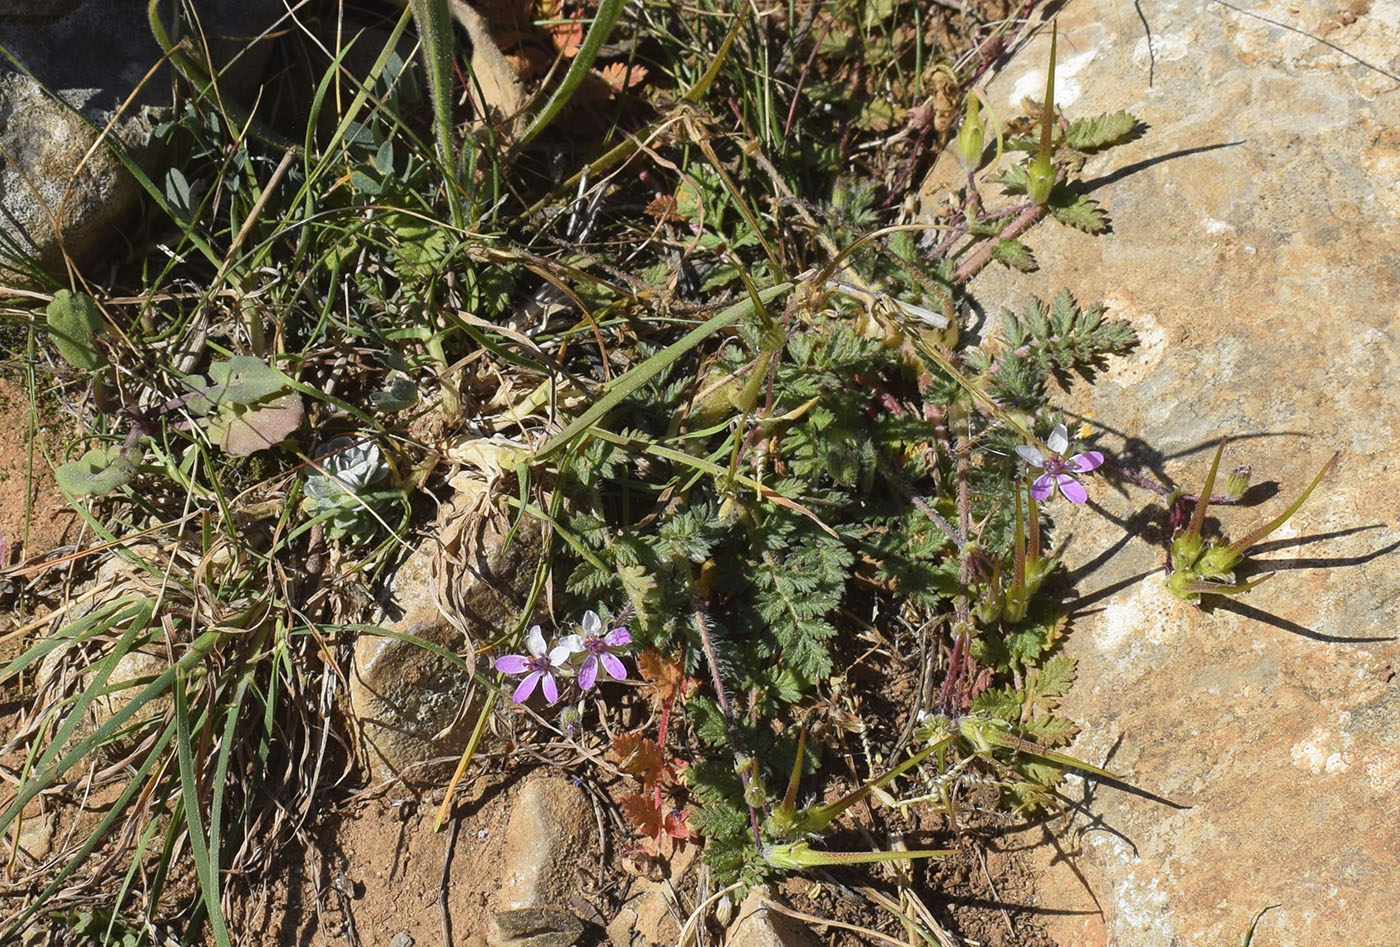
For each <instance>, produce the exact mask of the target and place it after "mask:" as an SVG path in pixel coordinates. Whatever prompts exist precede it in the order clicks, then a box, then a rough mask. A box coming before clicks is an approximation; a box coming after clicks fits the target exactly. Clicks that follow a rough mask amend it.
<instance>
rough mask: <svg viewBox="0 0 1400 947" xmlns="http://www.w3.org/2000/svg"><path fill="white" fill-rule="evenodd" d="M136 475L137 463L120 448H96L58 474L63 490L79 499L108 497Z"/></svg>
mask: <svg viewBox="0 0 1400 947" xmlns="http://www.w3.org/2000/svg"><path fill="white" fill-rule="evenodd" d="M134 476H136V460H135V458H134V457H132V455H131V454H130V453H129V452H127V451H125V450H123V449H122V448H121V447H120V446H115V447H94V448H93V449H92V450H90V451H88V452H87V453H85V454H83V456H81V457H79V458H78V459H77V460H75V461H72V462H70V463H66V464H63V465H61V466H60V467H59V468H58V469H57V470H55V471H54V479H55V480H56V481H58V485H59V487H60V489H62V490H63V491H64V492H66V493H70V494H72V495H73V496H76V497H100V496H106V495H107V494H109V493H111V492H112V491H113V490H116V489H117V488H118V487H120V486H122V485H123V484H124V483H127V482H128V481H129V480H131V478H132V477H134Z"/></svg>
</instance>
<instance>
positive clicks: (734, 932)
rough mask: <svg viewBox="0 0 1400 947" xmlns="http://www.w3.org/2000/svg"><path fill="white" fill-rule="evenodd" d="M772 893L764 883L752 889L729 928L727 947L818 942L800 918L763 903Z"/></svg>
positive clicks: (795, 946)
mask: <svg viewBox="0 0 1400 947" xmlns="http://www.w3.org/2000/svg"><path fill="white" fill-rule="evenodd" d="M772 898H773V892H772V891H771V890H769V889H768V887H767V886H766V885H764V886H761V887H758V888H754V889H753V890H752V891H750V892H749V896H748V897H747V898H745V899H744V903H743V904H741V905H739V913H738V914H737V915H736V916H735V918H734V926H733V927H731V928H730V929H729V935H728V937H727V938H726V939H725V943H726V944H727V945H729V947H816V945H817V944H818V943H820V941H818V940H817V938H816V936H815V935H814V934H813V933H812V931H811V929H810V928H808V927H807V926H806V925H805V924H803V923H802V922H801V921H799V920H796V919H795V918H791V917H788V916H787V915H786V914H782V913H780V912H778V911H774V910H772V909H771V908H768V907H766V906H765V905H764V902H765V901H769V900H772Z"/></svg>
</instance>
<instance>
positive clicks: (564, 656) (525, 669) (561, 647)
mask: <svg viewBox="0 0 1400 947" xmlns="http://www.w3.org/2000/svg"><path fill="white" fill-rule="evenodd" d="M570 637H574V636H572V635H571V636H570ZM525 650H526V651H529V652H530V653H529V654H528V655H524V654H507V655H505V656H504V657H500V658H497V659H496V663H495V665H494V666H495V668H496V670H498V671H500V672H501V673H502V674H524V675H525V679H524V680H522V681H521V682H520V686H518V687H516V689H515V693H514V694H511V695H510V699H511V700H513V701H515V702H516V703H517V704H523V703H525V701H527V700H529V699H530V695H531V694H533V693H534V692H535V685H536V684H540V690H541V691H543V692H544V699H545V700H547V701H549V702H550V703H551V704H552V703H554V702H555V701H556V700H558V699H559V685H558V683H556V682H555V680H554V669H555V668H560V667H563V666H564V665H566V664H568V662H569V658H570V657H572V656H573V655H574V653H575V652H576V651H577V650H578V649H576V648H572V647H570V646H569V645H568V644H566V643H565V642H564V641H560V642H558V643H557V644H556V645H555V647H553V648H547V646H546V645H545V642H544V634H543V633H542V632H541V631H540V626H539V625H536V626H535V627H533V628H531V629H530V631H529V633H528V634H526V635H525ZM541 682H543V683H541Z"/></svg>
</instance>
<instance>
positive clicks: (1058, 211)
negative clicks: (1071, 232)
mask: <svg viewBox="0 0 1400 947" xmlns="http://www.w3.org/2000/svg"><path fill="white" fill-rule="evenodd" d="M1050 215H1051V216H1052V217H1054V218H1055V219H1056V220H1058V221H1059V222H1060V223H1062V224H1065V225H1067V226H1070V227H1073V228H1074V229H1075V230H1082V231H1084V232H1085V233H1103V232H1104V231H1106V230H1108V215H1107V214H1105V213H1104V212H1103V211H1102V210H1100V209H1099V202H1098V201H1096V200H1094V199H1093V198H1091V197H1085V196H1084V195H1082V194H1080V195H1077V196H1075V198H1074V201H1073V202H1070V203H1051V205H1050Z"/></svg>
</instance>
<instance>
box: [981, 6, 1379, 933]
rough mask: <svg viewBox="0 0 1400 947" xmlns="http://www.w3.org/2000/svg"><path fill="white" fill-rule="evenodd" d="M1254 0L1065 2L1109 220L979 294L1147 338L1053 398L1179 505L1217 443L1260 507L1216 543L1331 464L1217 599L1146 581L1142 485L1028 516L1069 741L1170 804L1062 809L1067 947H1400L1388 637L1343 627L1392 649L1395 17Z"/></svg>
mask: <svg viewBox="0 0 1400 947" xmlns="http://www.w3.org/2000/svg"><path fill="white" fill-rule="evenodd" d="M1258 9H1259V10H1261V16H1254V15H1251V14H1249V13H1245V12H1242V11H1238V10H1235V9H1232V8H1231V7H1228V6H1225V5H1223V4H1207V5H1205V6H1204V7H1202V6H1201V5H1199V4H1196V5H1188V4H1176V3H1162V4H1150V5H1145V6H1144V7H1143V12H1144V14H1145V15H1146V16H1147V18H1148V21H1149V25H1150V27H1151V31H1152V40H1151V43H1150V44H1149V42H1148V40H1147V38H1146V37H1145V36H1144V34H1143V27H1142V23H1141V22H1140V21H1139V20H1138V18H1137V16H1135V15H1134V12H1133V11H1132V10H1130V9H1126V8H1119V7H1115V6H1114V5H1113V4H1111V3H1109V2H1105V0H1084V2H1076V3H1073V4H1070V5H1069V6H1067V7H1066V8H1065V9H1064V12H1063V13H1062V15H1061V16H1060V20H1059V30H1060V37H1059V49H1060V53H1061V62H1060V69H1059V74H1058V76H1057V92H1056V103H1057V105H1060V106H1061V107H1062V108H1063V109H1064V111H1065V112H1066V114H1067V115H1068V116H1069V117H1071V118H1076V117H1087V116H1092V115H1096V114H1100V113H1104V112H1111V111H1116V110H1118V109H1128V110H1130V111H1132V112H1133V113H1135V114H1136V115H1137V116H1138V117H1139V118H1140V119H1142V120H1143V121H1145V122H1146V123H1147V124H1148V125H1149V126H1150V129H1149V131H1148V132H1147V134H1146V135H1145V136H1143V137H1142V138H1140V139H1139V140H1137V141H1135V142H1132V143H1130V144H1128V145H1125V146H1122V147H1118V148H1114V149H1110V150H1109V151H1107V152H1105V153H1103V154H1101V155H1097V156H1094V157H1092V158H1090V159H1089V161H1088V164H1087V165H1086V166H1085V169H1084V178H1085V179H1086V180H1087V181H1089V182H1090V186H1091V188H1092V196H1093V197H1094V198H1096V199H1098V200H1100V201H1102V202H1103V203H1104V205H1105V207H1106V209H1107V210H1108V211H1109V213H1110V214H1111V215H1112V219H1113V232H1112V233H1111V234H1107V235H1105V236H1102V237H1091V236H1087V235H1085V234H1082V233H1079V232H1077V231H1071V230H1069V229H1067V228H1064V227H1059V226H1052V225H1048V224H1041V225H1039V226H1037V227H1036V228H1035V229H1033V230H1032V231H1031V232H1030V234H1029V236H1028V237H1027V238H1026V239H1027V242H1028V243H1029V244H1030V246H1031V248H1032V249H1033V251H1034V253H1035V255H1036V258H1037V260H1038V261H1039V263H1040V267H1041V270H1040V272H1039V273H1034V274H1029V275H1025V274H1017V273H1011V272H1009V271H1007V270H1006V269H1004V268H1001V267H999V266H995V265H994V266H993V267H992V268H989V269H988V270H986V271H984V273H983V275H981V276H979V277H978V278H976V279H975V280H974V281H973V284H972V287H971V289H972V291H973V293H974V294H975V296H976V297H977V299H978V301H979V303H980V304H981V305H982V306H983V307H985V308H986V309H987V310H988V311H990V312H993V313H994V312H995V311H996V309H998V308H999V307H1002V306H1007V307H1019V306H1020V305H1021V304H1022V302H1023V301H1024V299H1025V297H1026V296H1027V295H1028V294H1031V293H1034V294H1036V295H1038V296H1040V297H1041V298H1042V299H1049V298H1050V297H1051V296H1053V295H1054V294H1055V293H1056V292H1057V291H1058V290H1059V288H1060V287H1068V288H1069V289H1070V290H1071V291H1072V292H1073V293H1074V294H1075V295H1076V296H1077V298H1078V299H1079V300H1080V301H1081V302H1094V301H1097V300H1102V301H1104V302H1105V303H1107V305H1108V306H1109V309H1110V315H1111V316H1114V317H1120V318H1126V319H1128V320H1129V321H1130V322H1131V323H1132V324H1133V325H1134V326H1135V327H1136V328H1137V330H1138V332H1139V334H1140V336H1141V338H1142V344H1141V345H1140V346H1139V348H1138V349H1137V350H1136V352H1134V353H1132V354H1131V355H1129V356H1127V357H1126V358H1122V359H1117V360H1114V361H1113V362H1112V364H1111V365H1110V366H1109V368H1108V370H1107V371H1106V372H1105V373H1104V374H1102V375H1101V376H1100V378H1099V380H1098V382H1097V383H1096V384H1095V385H1093V386H1092V387H1088V386H1082V385H1081V386H1079V387H1077V388H1076V390H1075V392H1074V394H1073V396H1072V397H1071V398H1070V399H1068V400H1067V402H1066V403H1067V405H1068V406H1069V407H1071V408H1072V409H1074V410H1075V411H1077V412H1078V413H1080V414H1083V415H1085V416H1087V417H1089V418H1091V419H1092V422H1093V424H1094V425H1095V426H1096V427H1098V428H1099V429H1100V430H1101V434H1100V436H1099V437H1098V438H1097V440H1096V443H1097V445H1098V446H1099V447H1100V449H1103V450H1105V451H1107V452H1109V453H1111V454H1114V455H1117V456H1118V457H1120V458H1122V459H1124V461H1125V462H1126V463H1128V464H1129V465H1130V466H1132V467H1133V468H1134V469H1137V470H1139V471H1141V472H1143V473H1146V474H1154V475H1157V476H1160V477H1166V478H1170V480H1171V481H1172V482H1173V483H1174V484H1177V485H1180V486H1182V487H1184V488H1185V489H1187V490H1189V491H1196V490H1199V489H1200V485H1201V483H1202V481H1203V480H1204V477H1205V472H1206V469H1207V467H1208V465H1209V462H1210V456H1211V453H1212V452H1213V449H1214V447H1215V444H1216V443H1217V441H1218V439H1219V438H1220V437H1222V436H1225V435H1229V436H1232V437H1234V438H1237V440H1235V441H1233V442H1232V443H1231V445H1230V446H1229V448H1228V449H1227V451H1226V456H1225V461H1224V467H1225V468H1226V469H1228V468H1229V467H1230V466H1233V465H1234V464H1237V463H1248V464H1251V465H1252V466H1253V469H1254V473H1255V477H1254V479H1255V481H1256V483H1258V482H1266V483H1267V482H1272V483H1276V484H1277V487H1278V495H1277V496H1274V497H1272V498H1269V499H1266V500H1264V501H1263V502H1260V503H1258V504H1257V505H1256V506H1254V507H1252V508H1212V515H1213V516H1215V517H1218V519H1219V520H1220V521H1221V522H1222V523H1223V524H1224V525H1225V528H1226V529H1227V531H1228V532H1229V533H1231V534H1233V535H1236V536H1239V535H1243V534H1245V533H1246V532H1248V530H1249V528H1251V527H1253V526H1255V525H1256V524H1260V523H1263V522H1266V521H1268V520H1269V519H1271V518H1273V517H1274V516H1275V515H1276V514H1277V513H1278V512H1280V511H1281V510H1282V509H1283V508H1284V507H1285V506H1286V505H1287V504H1288V503H1289V502H1290V501H1291V500H1292V499H1293V498H1294V497H1295V496H1296V495H1297V494H1298V493H1299V492H1300V491H1301V490H1302V489H1303V488H1304V487H1305V486H1306V485H1307V483H1308V482H1309V481H1310V480H1311V478H1312V476H1313V475H1314V474H1315V473H1316V471H1317V470H1318V469H1319V468H1320V467H1321V466H1322V464H1323V462H1324V461H1325V460H1326V459H1327V458H1328V456H1330V455H1331V454H1332V452H1333V451H1336V450H1339V451H1341V458H1340V461H1339V463H1338V465H1337V467H1336V468H1335V469H1334V470H1333V472H1332V473H1331V474H1330V475H1329V476H1328V478H1327V479H1326V480H1325V481H1324V482H1323V484H1322V486H1321V487H1320V488H1319V490H1318V491H1317V493H1315V494H1314V495H1313V497H1312V499H1311V500H1310V501H1309V502H1308V504H1307V505H1305V506H1304V507H1303V509H1302V511H1301V512H1300V513H1299V514H1298V515H1297V516H1296V517H1294V519H1293V520H1292V521H1290V522H1289V523H1288V524H1287V525H1286V526H1285V527H1284V528H1283V529H1281V530H1279V531H1278V532H1277V533H1275V534H1274V535H1273V536H1272V537H1270V540H1269V541H1268V542H1267V543H1266V544H1265V546H1264V547H1263V551H1261V553H1260V555H1259V558H1260V559H1261V560H1269V561H1271V562H1272V563H1273V564H1272V566H1270V567H1266V568H1272V569H1276V570H1278V574H1277V575H1276V576H1275V577H1274V578H1273V579H1272V581H1270V582H1269V583H1268V584H1267V585H1265V586H1263V587H1262V588H1260V589H1257V590H1255V591H1253V592H1251V593H1250V594H1247V595H1245V596H1243V598H1242V599H1240V600H1239V601H1238V602H1223V603H1219V600H1218V599H1217V602H1218V603H1219V604H1217V605H1216V606H1215V607H1213V608H1207V609H1199V608H1195V607H1192V606H1188V605H1185V604H1183V603H1181V602H1179V601H1177V600H1176V599H1173V598H1171V597H1170V596H1169V595H1167V594H1166V592H1165V590H1164V588H1163V586H1162V582H1163V575H1162V573H1161V567H1162V564H1163V558H1164V551H1163V548H1162V546H1161V545H1159V544H1149V543H1148V542H1146V541H1145V540H1144V539H1143V538H1142V537H1141V536H1136V537H1134V538H1131V539H1129V540H1128V541H1127V542H1126V543H1123V536H1122V524H1123V522H1124V521H1125V520H1126V519H1127V518H1128V517H1131V516H1133V515H1134V514H1135V513H1138V512H1139V511H1141V510H1143V509H1144V508H1145V507H1150V506H1152V502H1153V501H1152V497H1151V496H1149V495H1147V494H1146V493H1145V492H1144V491H1142V490H1140V489H1138V488H1136V487H1133V486H1131V485H1123V484H1118V483H1114V482H1112V481H1111V480H1110V479H1109V477H1107V476H1104V475H1095V476H1094V477H1093V478H1092V482H1091V483H1090V487H1091V489H1090V496H1091V501H1090V504H1089V505H1088V506H1086V507H1084V508H1076V509H1067V508H1066V507H1067V504H1065V503H1064V502H1063V501H1060V502H1057V503H1054V504H1053V505H1052V506H1051V507H1050V510H1049V512H1050V514H1051V515H1052V516H1053V518H1054V519H1055V521H1056V523H1057V526H1058V530H1057V536H1058V537H1059V539H1060V540H1062V541H1063V540H1064V538H1065V537H1068V536H1072V539H1071V540H1070V544H1069V552H1068V558H1067V565H1068V567H1069V569H1070V574H1071V576H1072V577H1073V579H1074V581H1075V584H1076V588H1077V590H1078V592H1079V593H1080V595H1081V596H1083V598H1082V599H1081V605H1082V612H1081V614H1079V615H1078V616H1077V617H1076V619H1075V622H1074V630H1073V633H1072V634H1071V635H1070V637H1069V640H1068V645H1067V652H1068V653H1069V654H1071V655H1073V656H1074V657H1075V658H1077V659H1078V662H1079V681H1078V683H1077V685H1076V686H1075V688H1074V689H1073V690H1072V691H1071V693H1070V695H1069V698H1068V700H1067V701H1066V703H1065V705H1064V709H1065V712H1066V713H1067V715H1068V716H1069V717H1070V718H1072V719H1074V720H1076V721H1078V722H1079V723H1080V724H1081V725H1082V727H1083V732H1082V734H1081V735H1080V737H1079V739H1078V740H1077V742H1076V743H1075V744H1074V745H1073V746H1072V747H1071V749H1070V752H1071V753H1073V754H1075V755H1077V756H1079V757H1081V758H1084V759H1086V760H1088V761H1090V762H1094V763H1098V764H1102V765H1106V766H1107V767H1108V768H1109V769H1111V770H1113V771H1115V772H1118V773H1121V774H1123V776H1124V778H1125V779H1126V780H1127V781H1128V782H1129V783H1131V784H1132V785H1134V786H1137V787H1140V788H1141V789H1142V790H1145V791H1147V792H1150V793H1154V794H1157V795H1159V796H1163V797H1167V798H1169V799H1171V800H1173V801H1174V802H1176V803H1178V804H1180V805H1185V806H1189V807H1190V808H1179V809H1178V808H1172V807H1170V806H1167V805H1163V804H1161V803H1159V802H1156V801H1153V800H1151V799H1148V798H1144V797H1142V796H1138V795H1133V794H1130V793H1126V792H1122V791H1118V790H1115V789H1113V788H1111V787H1108V786H1104V785H1100V786H1097V787H1095V788H1094V789H1093V791H1092V793H1091V794H1090V796H1089V802H1088V810H1089V812H1090V813H1092V817H1093V821H1090V820H1089V819H1088V818H1086V817H1085V816H1084V815H1082V814H1080V815H1076V816H1075V817H1074V820H1073V822H1072V823H1071V824H1070V828H1069V829H1068V830H1064V829H1063V828H1062V827H1061V826H1060V824H1059V823H1057V827H1056V834H1057V836H1058V842H1057V848H1051V847H1049V846H1044V847H1042V848H1041V849H1040V853H1041V855H1042V863H1043V864H1044V865H1045V873H1044V875H1043V878H1042V881H1041V885H1040V901H1041V904H1042V905H1043V906H1044V907H1046V908H1047V909H1053V911H1055V912H1059V911H1070V912H1072V911H1083V912H1085V913H1083V914H1080V915H1066V914H1060V913H1049V914H1047V915H1044V916H1043V920H1044V922H1045V923H1046V925H1047V926H1048V927H1049V929H1050V931H1051V933H1052V935H1053V936H1055V937H1056V938H1057V939H1058V940H1059V942H1060V943H1063V944H1074V945H1082V944H1089V945H1094V944H1112V945H1115V947H1162V945H1166V944H1180V945H1184V947H1185V945H1201V947H1205V945H1219V944H1238V943H1240V942H1241V939H1242V937H1243V936H1244V934H1245V932H1246V931H1247V930H1248V928H1249V924H1250V920H1251V918H1252V917H1253V916H1254V915H1255V913H1256V912H1257V911H1258V910H1259V909H1260V908H1263V907H1264V906H1266V905H1271V904H1277V905H1278V907H1277V908H1276V909H1274V910H1271V911H1269V912H1268V913H1267V914H1266V915H1264V917H1263V919H1262V920H1261V921H1260V925H1259V929H1258V934H1257V936H1256V938H1255V942H1256V943H1260V944H1264V943H1267V944H1269V945H1277V947H1303V945H1313V944H1326V943H1350V944H1362V943H1364V944H1395V943H1400V912H1397V911H1396V904H1397V885H1396V880H1395V879H1396V878H1397V876H1398V875H1397V871H1398V870H1400V809H1397V804H1396V802H1395V800H1396V799H1397V798H1400V795H1398V793H1400V686H1397V683H1396V681H1395V669H1396V667H1397V664H1400V645H1397V643H1396V642H1394V641H1382V642H1366V643H1347V642H1345V641H1339V640H1338V639H1345V638H1359V637H1375V636H1390V635H1394V634H1395V633H1396V628H1397V624H1398V623H1397V608H1398V607H1400V569H1397V568H1396V558H1395V556H1394V553H1393V549H1394V548H1395V544H1396V543H1397V541H1400V532H1398V531H1397V529H1396V527H1395V525H1394V524H1395V513H1396V499H1395V498H1396V497H1397V496H1400V463H1397V461H1396V459H1395V444H1396V443H1397V433H1400V432H1397V421H1400V364H1397V357H1396V344H1397V340H1400V133H1397V132H1396V129H1397V128H1400V94H1397V88H1398V87H1400V81H1398V80H1397V79H1396V78H1394V75H1393V74H1396V73H1400V59H1398V58H1397V51H1400V3H1397V2H1396V0H1378V2H1373V3H1370V4H1369V5H1367V4H1362V5H1361V6H1360V7H1357V8H1354V9H1353V8H1350V7H1347V6H1346V5H1345V4H1344V5H1342V6H1341V7H1338V6H1337V5H1335V4H1332V3H1326V2H1320V0H1303V2H1300V3H1296V4H1290V5H1288V6H1287V7H1279V6H1275V7H1268V8H1258ZM1264 14H1266V15H1267V16H1268V17H1269V19H1270V20H1274V21H1277V23H1270V22H1268V21H1267V20H1265V19H1263V18H1262V16H1263V15H1264ZM1048 48H1049V33H1048V30H1047V31H1046V32H1045V33H1044V35H1043V36H1040V37H1037V38H1036V39H1035V40H1033V41H1032V42H1030V43H1029V44H1028V45H1027V46H1026V47H1025V48H1024V49H1023V50H1022V51H1021V52H1020V53H1019V54H1018V55H1017V56H1016V58H1015V59H1014V60H1013V61H1012V63H1011V64H1010V66H1009V68H1007V69H1006V70H1005V71H1004V72H1003V73H1002V74H1001V75H1000V76H999V77H997V78H996V79H995V80H994V81H992V82H991V84H990V86H989V96H990V99H991V101H992V102H993V103H994V104H995V105H996V106H997V107H998V108H999V109H1006V110H1008V111H1009V110H1011V109H1012V108H1017V107H1019V100H1020V98H1021V97H1022V96H1024V95H1033V96H1035V97H1037V98H1038V97H1039V96H1040V95H1041V89H1042V88H1043V82H1044V67H1045V62H1046V60H1047V57H1048ZM1149 51H1150V56H1149ZM1359 60H1361V61H1364V62H1365V63H1369V64H1372V65H1371V66H1368V65H1365V64H1363V62H1361V61H1359ZM1149 70H1151V84H1149ZM1379 70H1385V72H1388V73H1391V74H1392V75H1386V74H1384V73H1382V72H1381V71H1379ZM1037 77H1038V78H1037ZM1037 83H1040V84H1039V85H1037ZM994 190H995V189H994V188H990V187H989V188H988V191H989V192H994ZM1157 511H1158V513H1160V512H1161V507H1160V503H1158V504H1157ZM1156 522H1161V517H1160V516H1159V517H1157V518H1156ZM1068 789H1069V792H1070V795H1071V796H1073V797H1080V796H1082V795H1083V794H1084V792H1085V785H1084V783H1083V782H1082V781H1080V780H1079V779H1078V778H1077V777H1071V779H1070V781H1069V784H1068ZM1060 853H1063V854H1062V855H1061V854H1060Z"/></svg>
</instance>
